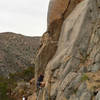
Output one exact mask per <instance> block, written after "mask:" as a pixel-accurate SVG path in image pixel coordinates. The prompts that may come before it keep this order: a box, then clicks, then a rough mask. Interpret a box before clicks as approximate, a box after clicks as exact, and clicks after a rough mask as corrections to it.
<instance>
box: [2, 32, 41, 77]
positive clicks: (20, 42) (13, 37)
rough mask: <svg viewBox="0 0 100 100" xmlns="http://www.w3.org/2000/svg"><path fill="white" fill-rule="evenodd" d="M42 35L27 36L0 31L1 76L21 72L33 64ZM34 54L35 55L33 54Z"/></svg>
mask: <svg viewBox="0 0 100 100" xmlns="http://www.w3.org/2000/svg"><path fill="white" fill-rule="evenodd" d="M39 45H40V37H26V36H23V35H19V34H15V33H11V32H6V33H0V76H2V75H3V76H7V77H8V75H9V73H15V72H19V71H21V70H24V69H26V68H28V67H31V66H33V65H32V64H31V62H32V61H33V59H34V57H35V55H36V50H37V49H38V47H39ZM32 54H33V55H32Z"/></svg>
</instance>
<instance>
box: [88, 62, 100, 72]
mask: <svg viewBox="0 0 100 100" xmlns="http://www.w3.org/2000/svg"><path fill="white" fill-rule="evenodd" d="M99 70H100V63H96V64H94V65H91V66H89V67H88V71H89V72H97V71H99Z"/></svg>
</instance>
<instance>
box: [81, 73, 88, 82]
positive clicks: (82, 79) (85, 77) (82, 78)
mask: <svg viewBox="0 0 100 100" xmlns="http://www.w3.org/2000/svg"><path fill="white" fill-rule="evenodd" d="M88 79H89V78H88V76H87V75H86V74H83V75H82V77H81V81H82V82H84V81H86V80H88Z"/></svg>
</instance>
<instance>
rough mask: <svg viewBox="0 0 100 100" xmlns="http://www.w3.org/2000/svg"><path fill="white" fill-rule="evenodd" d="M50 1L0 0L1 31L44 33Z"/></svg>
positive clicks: (30, 33)
mask: <svg viewBox="0 0 100 100" xmlns="http://www.w3.org/2000/svg"><path fill="white" fill-rule="evenodd" d="M48 2H49V0H44V2H43V1H42V0H0V32H2V31H12V32H17V33H23V34H24V35H28V36H37V35H42V33H43V32H45V31H46V21H47V20H46V19H47V9H48ZM1 27H2V28H1Z"/></svg>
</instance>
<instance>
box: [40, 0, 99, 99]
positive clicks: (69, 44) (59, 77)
mask: <svg viewBox="0 0 100 100" xmlns="http://www.w3.org/2000/svg"><path fill="white" fill-rule="evenodd" d="M76 1H77V0H76ZM76 1H75V0H71V2H70V4H71V5H69V8H68V9H70V10H68V11H69V12H70V13H69V14H68V11H67V12H66V13H65V14H64V16H63V17H64V19H63V20H62V17H61V16H62V14H63V12H64V10H65V8H63V7H66V5H67V4H66V3H67V2H68V1H67V0H66V1H64V0H62V1H61V0H59V1H58V2H57V0H51V1H50V8H49V9H50V10H49V14H48V30H49V29H50V30H52V29H53V28H54V29H53V31H51V32H50V33H52V32H53V33H52V35H53V37H52V35H51V34H49V36H50V37H51V38H52V39H51V40H55V38H54V37H56V38H57V36H58V35H57V34H58V33H56V32H57V31H58V26H56V27H54V26H52V24H51V23H52V22H54V20H59V19H61V20H62V24H61V32H60V31H59V32H60V37H59V36H58V37H59V40H58V39H57V40H58V41H57V48H56V51H55V53H54V55H52V58H51V60H48V61H47V60H46V62H47V64H46V65H47V66H46V65H45V66H46V70H45V78H44V81H45V89H46V91H48V93H47V92H46V91H44V92H43V98H40V99H39V100H49V99H46V97H49V98H50V99H51V100H63V99H65V100H70V99H72V98H73V97H71V96H73V95H75V100H78V99H79V100H91V96H92V95H91V93H90V92H89V91H91V89H88V85H87V80H86V78H87V77H88V76H87V77H86V76H85V77H84V81H81V74H82V73H84V72H86V73H87V69H88V67H89V65H95V64H94V63H96V62H99V56H98V57H97V55H99V51H100V35H99V34H100V31H99V27H100V24H99V22H100V20H99V18H100V10H99V8H98V2H99V1H98V2H97V1H96V0H82V2H80V3H79V4H77V3H78V2H77V3H76V4H75V5H73V4H72V3H75V2H76ZM64 2H65V4H63V3H64ZM62 5H63V7H62ZM76 5H77V6H76ZM75 6H76V7H75ZM61 7H62V8H61ZM70 7H71V8H72V9H71V8H70ZM58 8H59V9H58ZM56 10H57V12H55V11H56ZM67 15H69V16H67ZM54 23H56V22H54ZM54 23H53V24H54ZM50 25H51V26H52V27H51V28H50ZM54 30H55V31H54ZM54 34H55V36H54ZM56 35H57V36H56ZM51 40H50V41H51ZM50 41H49V42H50ZM48 46H51V45H50V44H48ZM52 49H53V48H52ZM47 53H48V52H47ZM41 58H42V57H41ZM83 66H85V67H86V71H84V69H82V71H79V69H80V68H82V67H83ZM92 70H94V71H95V72H96V71H99V69H98V67H97V66H95V67H92ZM86 75H88V74H86ZM89 79H90V78H89ZM90 81H94V80H91V79H90V80H89V82H90ZM95 81H99V80H95ZM92 88H93V87H92ZM96 88H98V87H96ZM93 89H94V88H93ZM73 100H74V99H73Z"/></svg>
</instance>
